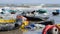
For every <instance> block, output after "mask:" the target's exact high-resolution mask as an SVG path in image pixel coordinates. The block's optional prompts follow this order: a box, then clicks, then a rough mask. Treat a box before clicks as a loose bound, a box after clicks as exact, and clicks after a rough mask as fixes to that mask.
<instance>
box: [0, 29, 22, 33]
mask: <svg viewBox="0 0 60 34" xmlns="http://www.w3.org/2000/svg"><path fill="white" fill-rule="evenodd" d="M0 34H23V32H22V31H21V30H19V29H17V30H11V31H2V32H0Z"/></svg>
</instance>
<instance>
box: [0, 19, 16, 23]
mask: <svg viewBox="0 0 60 34" xmlns="http://www.w3.org/2000/svg"><path fill="white" fill-rule="evenodd" d="M15 21H16V20H14V19H9V20H5V19H0V23H13V22H15Z"/></svg>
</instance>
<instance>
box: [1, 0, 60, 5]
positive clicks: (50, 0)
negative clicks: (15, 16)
mask: <svg viewBox="0 0 60 34" xmlns="http://www.w3.org/2000/svg"><path fill="white" fill-rule="evenodd" d="M0 4H60V0H0Z"/></svg>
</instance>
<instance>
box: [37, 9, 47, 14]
mask: <svg viewBox="0 0 60 34" xmlns="http://www.w3.org/2000/svg"><path fill="white" fill-rule="evenodd" d="M37 12H39V13H41V14H42V13H47V11H46V10H37Z"/></svg>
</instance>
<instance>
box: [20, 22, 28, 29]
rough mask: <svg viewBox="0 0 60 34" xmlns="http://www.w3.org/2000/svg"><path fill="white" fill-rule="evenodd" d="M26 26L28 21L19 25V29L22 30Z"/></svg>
mask: <svg viewBox="0 0 60 34" xmlns="http://www.w3.org/2000/svg"><path fill="white" fill-rule="evenodd" d="M28 24H29V22H28V21H24V22H23V23H22V25H21V27H20V28H22V29H24V27H25V26H27V25H28Z"/></svg>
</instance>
